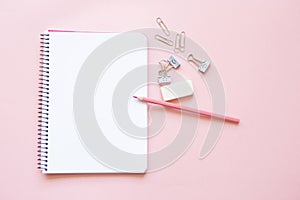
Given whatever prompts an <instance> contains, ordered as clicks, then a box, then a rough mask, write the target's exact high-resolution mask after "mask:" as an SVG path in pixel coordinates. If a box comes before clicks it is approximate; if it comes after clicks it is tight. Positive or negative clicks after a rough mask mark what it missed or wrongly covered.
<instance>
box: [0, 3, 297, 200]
mask: <svg viewBox="0 0 300 200" xmlns="http://www.w3.org/2000/svg"><path fill="white" fill-rule="evenodd" d="M157 16H160V17H161V18H162V19H163V20H164V21H165V22H166V24H167V25H168V27H169V28H170V29H172V30H177V31H180V30H184V31H185V32H186V33H187V35H188V36H189V37H190V38H192V39H193V40H194V41H196V42H198V43H199V44H200V45H202V46H203V47H204V48H205V49H206V51H207V53H208V54H209V55H210V57H211V58H212V59H213V61H214V63H215V64H216V66H217V68H218V71H219V73H220V74H221V76H222V80H223V84H224V87H225V92H226V108H227V113H228V114H232V115H234V116H238V117H240V119H241V123H240V124H239V125H238V126H232V125H230V124H226V125H225V126H224V128H223V133H222V137H221V139H220V140H219V142H218V144H217V146H216V148H215V149H214V151H213V152H212V153H211V154H210V155H209V156H208V157H207V158H206V159H204V160H198V157H199V151H200V145H201V144H202V141H203V138H204V135H205V131H206V130H205V129H207V127H208V126H209V121H207V120H206V121H203V122H202V126H201V131H199V134H198V136H197V138H196V139H195V141H194V143H193V144H192V146H191V147H190V148H189V150H188V151H187V152H186V153H185V154H184V156H183V157H182V158H181V159H179V160H178V161H177V162H175V163H174V164H172V165H171V166H169V167H167V168H164V169H163V170H160V171H157V172H154V173H150V174H146V175H59V176H58V175H54V176H45V175H42V174H41V173H40V172H39V171H38V170H36V154H37V153H36V142H37V127H36V125H37V123H36V121H37V119H36V116H37V79H38V68H37V65H38V57H39V55H38V54H39V52H38V50H39V48H38V46H39V39H38V38H39V35H38V34H39V33H40V32H41V31H43V30H44V29H51V28H54V29H66V30H91V31H112V32H114V31H127V30H132V29H137V28H141V27H156V24H155V18H156V17H157ZM299 22H300V1H297V0H286V1H283V0H275V1H274V0H273V1H271V0H270V1H269V0H268V1H258V0H253V1H238V0H229V1H202V0H201V1H199V0H195V1H177V2H175V1H164V2H163V3H162V1H158V0H155V1H145V2H142V1H137V0H135V1H131V2H129V1H119V2H117V1H114V0H111V1H90V0H87V1H70V0H66V1H57V0H51V1H50V0H47V1H37V0H36V1H35V0H29V1H8V0H6V1H5V0H4V1H1V3H0V25H1V28H2V29H1V37H0V38H1V39H0V44H1V45H0V51H1V52H0V55H1V66H0V68H1V72H0V91H1V95H0V119H1V126H0V133H1V135H0V137H1V139H0V142H1V145H0V154H1V159H2V164H1V166H0V172H1V178H0V186H1V187H0V199H32V200H33V199H45V200H46V199H62V198H67V199H71V198H72V199H74V200H75V199H83V198H86V199H124V200H125V199H155V198H156V199H158V198H159V199H165V198H168V199H171V198H172V199H212V200H217V199H226V200H227V199H228V200H229V199H230V200H238V199H243V200H250V199H251V200H252V199H272V200H279V199H289V200H298V199H300V190H299V188H300V154H299V152H300V134H299V133H300V128H299V112H300V104H299V102H300V95H299V91H300V79H299V73H300V67H299V57H300V48H299V46H300V26H299ZM203 93H204V94H206V93H207V91H205V88H204V91H203ZM203 96H204V95H203ZM204 98H207V100H205V101H204V102H203V108H208V109H209V105H210V104H209V101H208V99H209V98H208V97H204ZM201 106H202V105H201ZM154 141H155V140H154ZM154 141H151V144H150V145H153V146H152V148H154V147H155V145H157V144H155V143H153V142H154Z"/></svg>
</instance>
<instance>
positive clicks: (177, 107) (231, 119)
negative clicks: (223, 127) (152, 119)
mask: <svg viewBox="0 0 300 200" xmlns="http://www.w3.org/2000/svg"><path fill="white" fill-rule="evenodd" d="M133 97H134V98H136V99H138V100H140V101H143V102H146V103H151V104H157V105H161V106H165V107H169V108H173V109H175V110H182V111H187V112H191V113H195V114H199V115H200V116H203V117H209V118H216V119H221V120H225V121H226V122H231V123H236V124H238V123H239V122H240V120H239V119H237V118H234V117H228V116H224V115H220V114H215V113H210V112H207V111H204V110H197V109H194V108H189V107H186V106H180V105H179V104H176V103H170V102H165V101H160V100H156V99H150V98H147V97H137V96H133Z"/></svg>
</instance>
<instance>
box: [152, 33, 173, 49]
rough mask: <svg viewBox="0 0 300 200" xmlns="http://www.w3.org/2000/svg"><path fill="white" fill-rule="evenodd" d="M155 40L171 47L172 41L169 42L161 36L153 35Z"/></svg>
mask: <svg viewBox="0 0 300 200" xmlns="http://www.w3.org/2000/svg"><path fill="white" fill-rule="evenodd" d="M155 39H156V40H158V41H160V42H162V43H164V44H166V45H169V46H173V41H172V40H169V39H167V38H165V37H163V36H161V35H155Z"/></svg>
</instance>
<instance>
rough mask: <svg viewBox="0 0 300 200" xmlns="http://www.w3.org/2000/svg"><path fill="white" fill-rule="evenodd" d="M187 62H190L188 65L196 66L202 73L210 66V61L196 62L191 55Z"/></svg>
mask: <svg viewBox="0 0 300 200" xmlns="http://www.w3.org/2000/svg"><path fill="white" fill-rule="evenodd" d="M187 61H188V62H190V63H193V64H194V65H196V67H198V69H199V71H200V72H202V73H205V71H206V70H207V69H208V67H209V66H210V61H209V60H202V61H201V60H198V59H196V58H195V57H194V56H193V54H189V55H188V57H187Z"/></svg>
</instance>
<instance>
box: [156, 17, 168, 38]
mask: <svg viewBox="0 0 300 200" xmlns="http://www.w3.org/2000/svg"><path fill="white" fill-rule="evenodd" d="M156 23H157V24H158V25H159V27H160V28H161V30H162V31H163V32H164V33H165V34H166V36H169V35H170V31H169V29H168V27H167V26H166V24H165V23H164V22H163V20H162V19H161V18H160V17H158V18H156Z"/></svg>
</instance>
